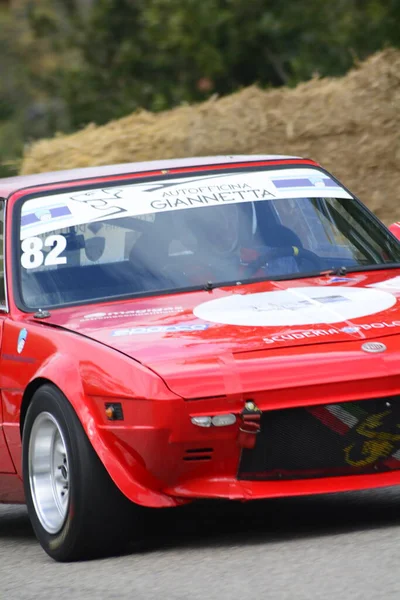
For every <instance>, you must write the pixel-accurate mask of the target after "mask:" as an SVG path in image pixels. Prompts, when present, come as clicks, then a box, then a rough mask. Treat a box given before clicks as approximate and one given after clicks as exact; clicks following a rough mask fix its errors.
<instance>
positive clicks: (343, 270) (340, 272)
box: [320, 265, 348, 277]
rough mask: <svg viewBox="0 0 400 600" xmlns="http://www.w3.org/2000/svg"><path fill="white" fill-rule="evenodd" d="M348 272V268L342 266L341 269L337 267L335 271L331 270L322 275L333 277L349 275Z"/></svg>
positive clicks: (323, 272)
mask: <svg viewBox="0 0 400 600" xmlns="http://www.w3.org/2000/svg"><path fill="white" fill-rule="evenodd" d="M347 273H348V270H347V267H345V266H344V265H342V266H341V267H335V268H334V269H329V271H322V272H321V273H320V274H321V275H327V276H328V277H329V276H331V275H347Z"/></svg>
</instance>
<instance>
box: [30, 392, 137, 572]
mask: <svg viewBox="0 0 400 600" xmlns="http://www.w3.org/2000/svg"><path fill="white" fill-rule="evenodd" d="M49 415H50V416H51V418H52V419H53V420H54V422H55V423H56V424H57V425H58V428H59V430H60V432H61V434H62V438H63V442H64V446H65V449H66V457H67V459H68V473H67V476H68V501H67V502H66V508H65V511H66V514H65V517H64V522H63V523H62V524H60V528H59V530H58V531H56V532H55V533H49V528H48V527H45V526H44V525H43V523H44V522H45V521H43V518H41V516H40V510H39V511H37V509H36V507H35V502H34V500H33V495H32V489H31V483H30V473H31V472H32V469H31V467H30V459H29V446H30V440H31V436H32V428H33V427H34V424H35V422H36V425H35V427H37V423H40V422H41V420H43V419H46V418H49ZM37 419H38V420H37ZM34 431H35V429H34ZM34 435H35V434H33V439H34ZM22 449H23V479H24V489H25V498H26V503H27V506H28V513H29V517H30V520H31V523H32V527H33V529H34V532H35V534H36V537H37V538H38V540H39V542H40V544H41V546H42V547H43V549H44V550H45V552H47V554H48V555H49V556H50V557H51V558H53V559H54V560H56V561H59V562H69V561H76V560H86V559H90V558H97V557H100V556H110V555H113V554H115V553H118V552H120V551H122V550H125V548H126V545H127V543H128V542H129V540H130V538H131V535H132V532H133V530H134V529H135V524H137V523H138V519H139V514H140V512H141V507H140V506H137V505H135V504H133V503H132V502H130V501H129V500H128V499H127V498H126V497H125V496H124V495H123V494H122V493H121V492H120V491H119V490H118V488H117V487H116V486H115V485H114V483H113V481H112V480H111V478H110V477H109V475H108V473H107V471H106V470H105V468H104V466H103V464H102V463H101V461H100V459H99V458H98V456H97V454H96V452H95V451H94V449H93V447H92V445H91V443H90V442H89V440H88V438H87V436H86V434H85V432H84V429H83V427H82V425H81V423H80V421H79V419H78V417H77V415H76V414H75V411H74V409H73V408H72V406H71V404H70V403H69V402H68V400H67V399H66V398H65V396H64V395H63V394H62V393H61V392H60V390H58V389H57V388H56V387H55V386H53V385H50V384H46V385H43V386H42V387H40V388H39V389H38V390H37V391H36V392H35V394H34V396H33V398H32V401H31V404H30V405H29V408H28V411H27V414H26V419H25V423H24V428H23V439H22ZM49 456H50V455H49ZM49 489H50V488H49ZM37 497H38V496H37V494H36V495H35V498H37ZM42 514H43V513H42Z"/></svg>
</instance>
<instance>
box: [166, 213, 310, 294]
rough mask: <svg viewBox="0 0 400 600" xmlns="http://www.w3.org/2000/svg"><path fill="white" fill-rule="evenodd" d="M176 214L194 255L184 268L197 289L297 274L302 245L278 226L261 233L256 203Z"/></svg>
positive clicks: (187, 247)
mask: <svg viewBox="0 0 400 600" xmlns="http://www.w3.org/2000/svg"><path fill="white" fill-rule="evenodd" d="M179 213H180V214H178V211H177V212H176V213H174V220H175V224H179V225H178V227H179V232H180V233H179V239H180V242H181V244H182V245H183V247H184V248H185V250H186V251H187V252H188V253H190V261H189V262H188V265H187V267H188V269H187V270H186V275H187V277H188V278H189V279H190V280H191V283H193V284H194V285H196V284H199V283H203V282H204V283H206V282H207V281H211V282H215V281H233V280H240V279H247V278H250V277H254V278H257V277H264V276H268V275H270V276H272V275H288V274H291V273H297V272H299V270H300V269H299V265H298V262H297V260H296V255H297V254H298V253H299V247H300V246H301V242H300V240H299V238H298V237H297V236H296V234H294V232H292V231H291V230H290V229H287V228H286V227H283V226H282V225H279V224H278V223H274V224H272V225H270V226H269V227H267V228H266V230H265V231H264V232H263V234H262V235H261V233H260V232H259V229H258V226H257V219H256V212H255V208H254V206H253V204H250V203H249V204H247V205H244V204H239V205H237V204H224V205H221V206H213V207H207V208H196V209H183V210H181V211H179Z"/></svg>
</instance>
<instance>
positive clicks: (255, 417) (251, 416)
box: [238, 400, 262, 449]
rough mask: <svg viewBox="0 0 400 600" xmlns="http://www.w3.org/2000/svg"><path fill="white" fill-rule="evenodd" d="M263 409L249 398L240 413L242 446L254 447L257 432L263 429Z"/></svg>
mask: <svg viewBox="0 0 400 600" xmlns="http://www.w3.org/2000/svg"><path fill="white" fill-rule="evenodd" d="M261 414H262V413H261V410H260V409H259V408H258V406H257V405H256V404H255V403H254V402H253V401H252V400H247V401H246V403H245V405H244V409H243V410H242V412H241V413H240V425H239V436H238V443H239V446H240V447H241V448H249V449H252V448H254V446H255V445H256V438H257V434H258V433H260V429H261Z"/></svg>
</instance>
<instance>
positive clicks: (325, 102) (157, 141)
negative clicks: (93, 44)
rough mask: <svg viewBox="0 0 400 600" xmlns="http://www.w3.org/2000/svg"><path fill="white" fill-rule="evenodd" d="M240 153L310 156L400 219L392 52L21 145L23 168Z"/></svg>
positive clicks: (398, 114) (399, 133) (399, 75)
mask: <svg viewBox="0 0 400 600" xmlns="http://www.w3.org/2000/svg"><path fill="white" fill-rule="evenodd" d="M242 153H243V154H259V153H267V154H275V153H276V154H294V155H298V156H304V157H308V158H313V159H315V160H317V161H318V162H320V163H321V164H322V165H323V166H325V167H326V168H327V169H329V170H331V171H332V172H333V174H334V175H336V176H337V177H338V178H339V179H340V180H341V181H342V182H343V183H344V184H345V185H346V186H347V187H349V188H350V189H351V190H352V191H353V192H354V193H355V194H357V195H358V196H359V197H360V198H361V200H363V201H364V202H365V203H366V204H367V205H368V206H369V207H370V208H371V209H372V210H373V211H374V212H375V213H376V214H377V215H378V216H379V217H380V218H381V219H383V220H384V221H385V222H391V221H394V220H397V219H400V204H399V201H398V190H399V189H400V51H398V50H394V49H387V50H385V51H383V52H380V53H378V54H375V55H374V56H372V57H370V58H369V59H368V60H366V61H365V62H363V63H361V64H358V65H356V67H355V68H354V69H353V70H351V71H350V72H349V73H348V74H347V75H346V76H344V77H342V78H321V79H319V78H314V79H313V80H311V81H308V82H305V83H302V84H300V85H298V86H297V87H296V88H293V89H290V88H278V89H272V90H266V91H265V90H261V89H259V88H258V87H256V86H251V87H249V88H245V89H243V90H241V91H239V92H237V93H235V94H232V95H230V96H226V97H223V98H216V97H213V98H211V99H209V100H208V101H206V102H204V103H202V104H198V105H193V106H181V107H178V108H175V109H172V110H169V111H165V112H163V113H159V114H153V113H149V112H146V111H138V112H135V113H134V114H132V115H129V116H127V117H125V118H122V119H120V120H117V121H112V122H110V123H108V124H106V125H104V126H101V127H96V126H94V125H89V126H88V127H86V128H85V129H83V130H82V131H79V132H77V133H74V134H72V135H67V136H63V135H58V136H56V137H55V138H53V139H51V140H41V141H39V142H37V143H36V144H34V145H33V146H31V147H30V148H29V149H28V150H27V151H26V154H25V157H24V160H23V165H22V173H35V172H43V171H51V170H58V169H65V168H73V167H83V166H92V165H104V164H115V163H121V162H131V161H140V160H151V159H162V158H174V157H176V158H178V157H187V156H206V155H217V154H242Z"/></svg>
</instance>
